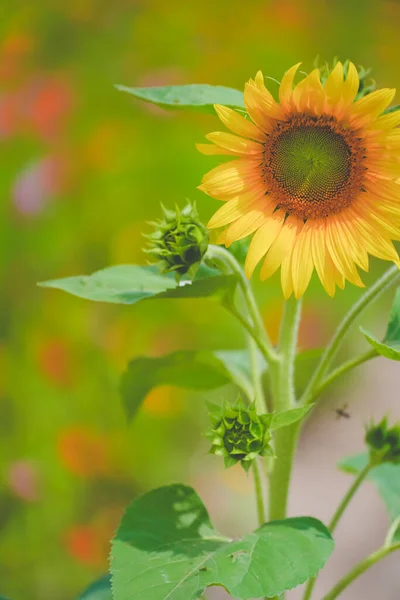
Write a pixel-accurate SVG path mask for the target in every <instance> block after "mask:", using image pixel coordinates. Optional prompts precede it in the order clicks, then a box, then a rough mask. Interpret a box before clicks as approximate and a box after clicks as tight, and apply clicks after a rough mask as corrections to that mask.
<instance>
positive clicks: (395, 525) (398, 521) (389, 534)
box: [383, 517, 400, 548]
mask: <svg viewBox="0 0 400 600" xmlns="http://www.w3.org/2000/svg"><path fill="white" fill-rule="evenodd" d="M399 527H400V517H397V518H396V519H395V520H394V521H393V522H392V524H391V526H390V528H389V531H388V532H387V536H386V538H385V542H384V544H383V545H384V546H385V547H386V548H387V547H388V546H391V545H392V544H393V538H394V536H395V535H396V533H397V530H398V528H399Z"/></svg>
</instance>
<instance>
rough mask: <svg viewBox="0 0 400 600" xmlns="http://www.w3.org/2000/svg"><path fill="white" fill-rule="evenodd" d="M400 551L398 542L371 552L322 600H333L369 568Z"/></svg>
mask: <svg viewBox="0 0 400 600" xmlns="http://www.w3.org/2000/svg"><path fill="white" fill-rule="evenodd" d="M396 550H400V542H398V543H397V544H393V545H392V546H382V548H380V549H379V550H377V552H373V553H372V554H370V555H369V556H367V558H364V560H362V561H361V562H359V563H358V565H356V566H355V567H354V569H352V570H351V571H349V573H347V575H345V576H344V577H343V578H342V579H341V580H340V581H339V582H338V583H337V584H336V585H335V586H334V587H333V588H332V589H331V591H330V592H328V593H327V594H326V595H325V596H324V597H323V599H322V600H335V598H337V597H338V596H339V595H340V594H341V593H342V592H343V590H345V589H346V588H347V587H348V586H349V585H350V584H351V583H353V581H354V580H355V579H357V577H359V576H360V575H362V574H363V573H365V571H367V570H368V569H369V568H370V567H372V566H373V565H375V564H376V563H377V562H379V561H380V560H382V559H383V558H385V557H386V556H388V555H389V554H391V553H392V552H396Z"/></svg>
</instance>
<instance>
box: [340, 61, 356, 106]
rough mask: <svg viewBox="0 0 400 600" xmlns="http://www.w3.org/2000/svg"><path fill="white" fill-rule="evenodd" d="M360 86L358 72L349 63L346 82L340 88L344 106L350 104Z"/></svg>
mask: <svg viewBox="0 0 400 600" xmlns="http://www.w3.org/2000/svg"><path fill="white" fill-rule="evenodd" d="M359 85H360V78H359V76H358V72H357V69H356V67H355V66H354V64H353V63H352V62H351V63H349V68H348V70H347V77H346V81H345V82H344V84H343V87H342V97H343V100H344V102H345V104H346V105H349V104H351V103H352V102H353V101H354V98H355V97H356V94H357V92H358V88H359Z"/></svg>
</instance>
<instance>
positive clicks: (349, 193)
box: [264, 119, 363, 219]
mask: <svg viewBox="0 0 400 600" xmlns="http://www.w3.org/2000/svg"><path fill="white" fill-rule="evenodd" d="M305 120H306V119H303V121H305ZM352 138H353V136H352V135H351V134H350V132H343V133H342V132H341V131H340V130H338V128H337V127H336V126H335V124H333V125H332V124H330V123H325V122H322V123H318V122H317V123H316V122H315V121H312V122H311V123H307V122H306V123H304V122H303V123H301V122H300V123H290V122H289V123H285V124H284V126H283V127H278V128H277V131H276V132H273V133H272V134H271V136H270V141H269V143H267V144H266V147H265V152H264V158H265V165H264V167H265V168H264V179H265V181H266V183H267V185H268V191H269V193H271V194H272V196H273V198H274V199H275V200H276V201H277V206H280V207H282V208H285V209H286V210H287V212H288V213H294V214H295V215H296V216H298V217H299V218H302V219H309V218H320V217H328V216H329V215H331V214H335V213H338V212H340V211H341V210H342V209H343V208H345V207H346V206H349V205H350V204H351V201H352V198H353V197H354V193H353V192H354V189H353V188H354V185H356V186H358V191H359V188H360V179H361V176H362V173H363V169H362V168H360V167H361V163H362V157H360V152H359V148H358V147H357V146H359V145H360V144H359V142H358V138H353V139H352Z"/></svg>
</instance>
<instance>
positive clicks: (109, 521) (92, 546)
mask: <svg viewBox="0 0 400 600" xmlns="http://www.w3.org/2000/svg"><path fill="white" fill-rule="evenodd" d="M124 510H125V509H124V507H123V506H119V505H114V506H111V507H109V508H106V509H105V510H102V511H101V512H99V513H98V514H96V515H95V517H94V518H93V519H92V520H91V522H90V523H84V524H80V525H75V526H73V527H71V528H70V529H69V530H68V531H67V532H66V534H65V536H64V543H65V547H66V549H67V552H68V553H69V554H70V555H71V556H72V557H73V558H75V559H76V560H77V561H79V562H81V563H83V564H85V565H88V566H93V567H99V568H100V567H101V568H104V567H106V565H107V561H108V556H109V554H110V540H111V539H112V537H113V535H114V533H115V530H116V528H117V526H118V523H119V522H120V520H121V518H122V515H123V513H124Z"/></svg>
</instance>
